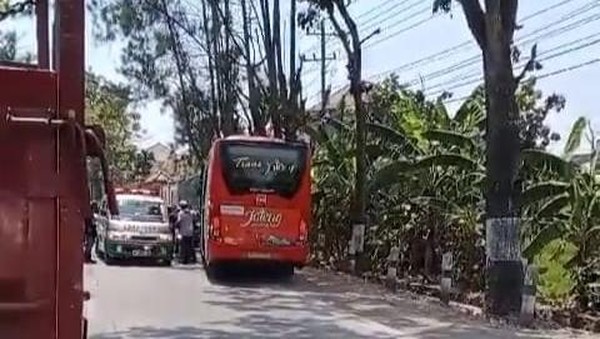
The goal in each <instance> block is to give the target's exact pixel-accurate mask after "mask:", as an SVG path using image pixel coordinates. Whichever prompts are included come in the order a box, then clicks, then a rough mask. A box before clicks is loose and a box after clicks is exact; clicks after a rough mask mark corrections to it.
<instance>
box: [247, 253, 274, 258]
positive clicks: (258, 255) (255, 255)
mask: <svg viewBox="0 0 600 339" xmlns="http://www.w3.org/2000/svg"><path fill="white" fill-rule="evenodd" d="M248 259H271V253H257V252H250V253H248Z"/></svg>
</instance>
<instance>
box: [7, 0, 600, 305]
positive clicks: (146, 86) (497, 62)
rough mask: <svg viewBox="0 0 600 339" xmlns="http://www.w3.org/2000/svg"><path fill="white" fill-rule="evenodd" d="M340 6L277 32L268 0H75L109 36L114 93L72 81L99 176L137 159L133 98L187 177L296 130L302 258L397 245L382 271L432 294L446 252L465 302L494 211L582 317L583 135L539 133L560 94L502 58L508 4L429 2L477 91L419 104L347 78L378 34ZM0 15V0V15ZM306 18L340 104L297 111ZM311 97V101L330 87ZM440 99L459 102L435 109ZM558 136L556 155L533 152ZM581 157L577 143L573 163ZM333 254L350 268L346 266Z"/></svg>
mask: <svg viewBox="0 0 600 339" xmlns="http://www.w3.org/2000/svg"><path fill="white" fill-rule="evenodd" d="M482 2H483V3H485V6H482V4H481V3H482ZM349 3H351V2H347V1H341V0H307V1H298V8H296V1H292V2H291V4H292V6H291V8H290V11H289V12H290V13H289V14H290V16H289V18H290V21H293V22H295V23H296V24H295V25H292V27H293V29H289V30H286V29H285V28H284V23H283V22H282V15H281V14H282V10H281V8H280V7H281V6H280V5H281V4H280V1H278V0H240V1H229V0H225V1H216V0H202V1H198V2H197V5H195V6H190V5H188V4H186V2H183V1H165V0H95V1H91V3H90V10H91V13H92V15H93V16H94V25H95V33H96V34H95V35H96V38H97V39H99V40H101V41H102V42H112V41H116V40H120V41H123V42H124V43H125V47H124V50H123V53H122V65H121V67H120V72H121V74H122V75H124V76H125V77H126V78H127V80H128V81H129V86H127V87H124V86H123V87H122V86H121V85H116V84H111V83H109V82H107V81H105V80H104V79H102V78H100V77H97V76H92V75H90V76H89V78H88V86H87V89H88V90H87V92H86V98H87V100H88V102H87V104H88V110H89V112H88V113H89V114H88V115H89V118H90V119H91V121H92V122H96V123H100V124H101V125H103V126H104V128H105V130H107V133H108V154H109V160H110V161H111V166H112V169H113V172H116V173H117V174H118V175H120V177H118V178H120V179H121V180H130V179H132V178H139V177H141V176H143V174H144V173H146V171H147V170H148V168H149V167H150V166H151V165H149V164H150V163H151V162H152V160H151V159H149V158H148V156H147V154H143V153H139V152H137V150H136V149H135V147H134V146H133V143H132V140H133V138H134V136H135V134H136V133H137V132H138V131H139V126H138V124H139V115H138V114H132V113H131V112H130V111H129V109H128V107H130V104H133V103H140V102H144V101H146V100H148V99H157V100H161V101H162V103H163V105H164V107H165V108H168V109H170V110H171V111H172V112H174V118H175V124H176V142H177V143H178V144H180V145H185V146H188V147H189V149H190V150H191V153H192V157H190V159H191V160H190V161H191V163H190V166H191V167H192V168H196V169H197V170H199V169H200V168H201V167H202V166H203V161H204V159H205V157H206V154H207V152H208V149H209V147H210V144H211V142H212V140H214V138H217V137H222V136H227V135H231V134H236V133H250V134H257V135H265V134H272V135H273V136H275V137H282V138H287V139H295V138H296V137H297V136H298V135H300V134H302V133H304V134H307V135H309V136H310V138H311V142H312V146H313V154H314V156H313V180H314V186H313V187H314V193H313V201H314V225H313V229H312V233H311V246H312V253H313V262H314V263H315V265H321V266H328V267H333V268H336V269H349V270H350V271H352V273H355V274H366V275H370V276H379V275H381V274H383V273H384V272H385V270H386V269H387V266H386V265H387V262H386V258H387V256H388V254H389V252H390V249H391V248H392V247H398V248H400V252H401V256H400V261H399V263H398V267H397V268H398V272H400V273H399V274H400V275H402V276H404V277H406V278H410V279H415V280H418V281H420V283H422V284H437V282H438V281H439V277H440V274H441V267H440V266H441V258H442V254H443V253H445V252H452V253H453V254H454V258H455V272H454V276H455V281H456V284H457V287H458V289H459V291H460V292H461V296H462V297H463V299H465V300H466V299H468V298H467V297H466V296H468V295H473V294H475V295H477V294H481V295H482V294H483V293H484V292H486V287H488V283H489V281H490V279H489V278H490V277H489V270H486V267H488V265H489V264H490V263H489V262H488V260H487V259H486V246H489V245H490V244H486V232H487V230H486V221H488V220H489V219H494V220H499V222H500V224H501V226H503V227H504V229H506V230H508V229H509V228H510V227H517V231H518V235H519V237H518V239H515V242H516V245H518V247H520V248H521V253H517V254H518V258H515V257H511V258H510V259H511V260H512V261H519V262H520V259H521V258H520V257H523V258H525V259H527V261H528V262H529V263H535V264H537V265H539V267H540V273H541V275H540V279H539V289H540V290H539V296H540V297H541V300H542V302H544V303H546V304H549V305H554V306H556V307H559V308H562V309H569V310H574V311H575V312H582V313H587V314H592V315H594V314H595V315H598V313H599V312H600V295H599V293H600V288H598V287H596V289H595V290H594V286H599V285H598V284H600V176H599V175H600V168H599V167H600V165H598V164H597V163H598V149H597V147H598V145H599V143H598V140H599V139H598V137H597V135H596V134H595V131H594V130H593V128H592V127H591V124H590V122H589V121H587V120H586V119H585V118H580V119H578V120H577V121H576V122H575V123H574V124H573V126H572V128H571V130H570V133H569V134H568V135H563V136H558V135H557V134H556V133H553V131H551V130H550V128H549V127H548V126H547V125H546V122H545V121H546V117H547V116H548V114H551V113H556V112H560V111H561V110H562V109H563V108H564V106H565V98H563V97H562V96H560V95H557V94H548V93H546V94H544V93H541V92H540V90H539V89H538V88H537V86H536V73H535V72H536V71H537V70H540V69H541V68H542V65H541V63H540V60H538V58H537V57H538V52H537V47H536V46H535V45H533V46H532V48H531V50H530V51H529V54H528V57H527V58H526V60H522V59H525V58H520V56H521V51H519V48H518V47H517V45H516V44H515V43H514V33H515V31H516V30H517V29H519V28H520V25H518V24H517V22H516V18H517V8H518V3H519V1H518V0H506V1H504V0H503V1H491V0H490V1H476V0H472V1H471V0H461V1H454V2H453V1H451V0H432V1H431V6H432V10H433V12H435V13H438V12H441V13H442V14H441V15H443V13H447V12H449V11H451V10H452V8H456V9H458V10H462V11H463V13H464V14H465V18H466V21H467V23H466V24H467V25H466V26H468V29H469V30H470V32H471V33H472V37H473V39H474V41H475V42H476V44H477V46H478V47H479V49H480V52H481V56H482V57H481V59H482V63H483V64H484V70H483V77H482V78H481V79H479V80H480V81H481V82H482V84H481V85H479V86H477V87H476V88H474V89H473V91H472V93H471V95H469V96H468V97H467V98H453V97H452V94H451V93H447V92H443V93H439V95H438V96H432V95H427V93H423V92H421V91H418V90H413V89H411V88H410V87H409V86H405V85H404V81H405V80H406V79H401V78H399V77H397V76H394V75H391V76H389V77H388V78H387V79H385V80H382V81H378V82H376V83H369V82H367V81H365V80H364V78H363V74H362V58H363V55H362V49H363V44H364V43H366V42H367V41H369V39H370V38H372V37H373V36H375V35H377V34H379V33H380V31H379V30H372V31H362V30H361V27H360V26H359V24H357V21H356V18H353V16H352V15H351V14H350V12H349V10H348V7H349V6H350V4H349ZM453 6H454V7H453ZM30 7H31V6H30V5H29V7H28V8H29V10H30ZM8 8H9V6H8V2H7V1H0V10H3V9H4V10H5V11H6V10H7V9H8ZM456 9H455V10H456ZM7 13H8V12H7ZM17 14H18V15H21V14H22V13H12V12H11V16H12V15H17ZM8 16H9V15H6V16H0V20H3V19H6V18H7V17H8ZM497 18H500V19H498V20H496V19H497ZM321 20H329V22H330V23H331V25H332V26H333V29H334V33H335V34H333V35H334V38H333V39H337V40H339V42H340V43H341V44H342V46H343V56H344V59H345V60H346V61H347V66H348V80H349V81H348V83H349V86H348V96H349V100H341V102H340V104H339V106H337V107H336V108H335V109H334V110H332V111H331V112H328V114H324V113H325V112H324V109H323V111H321V112H320V113H321V114H319V113H316V114H315V113H314V112H312V115H311V113H309V112H307V110H306V107H305V106H306V102H305V97H306V96H305V95H304V93H303V92H302V90H303V86H302V82H301V77H300V74H301V71H302V67H303V64H302V62H300V60H301V58H299V57H298V55H297V54H298V53H297V48H296V29H298V30H305V31H312V30H313V29H314V27H315V26H316V25H317V24H318V23H320V21H321ZM285 32H287V33H285ZM288 33H289V37H288V36H284V34H288ZM441 34H442V33H441ZM15 39H16V38H15V35H14V33H13V32H0V57H2V58H3V59H14V58H16V55H17V54H18V53H16V51H15V47H14V46H15ZM284 51H285V52H284ZM286 56H287V57H289V60H286V59H285V58H286ZM23 58H29V59H31V56H27V57H26V56H23ZM323 94H324V95H323V103H322V105H323V108H325V106H326V104H327V100H328V95H329V94H330V89H328V90H327V91H325V92H324V93H323ZM449 102H455V103H460V105H459V107H458V109H456V110H454V111H450V110H449V106H448V105H447V103H449ZM561 137H562V138H563V139H564V140H565V146H564V150H562V152H560V153H558V154H556V152H555V153H551V152H550V151H549V146H551V145H552V144H553V143H555V142H557V141H558V140H559V139H560V138H561ZM583 149H587V150H589V151H587V153H585V155H584V156H581V154H580V153H581V152H582V150H583ZM514 219H516V220H519V222H517V223H514V222H513V223H510V222H509V221H510V220H514ZM360 224H366V225H367V227H366V230H365V234H364V239H365V244H364V245H365V246H364V250H363V251H362V252H361V251H359V253H356V254H355V253H351V252H350V251H349V243H350V241H351V240H352V234H353V228H354V227H355V226H356V225H360ZM511 245H515V244H511ZM351 259H352V260H354V259H358V262H359V264H358V265H357V266H356V267H351V265H349V262H350V261H351ZM518 273H519V272H517V275H518ZM510 274H514V272H512V273H510ZM496 278H497V277H496ZM501 278H502V277H501ZM517 285H518V284H517ZM515 288H516V290H515V291H517V292H518V291H519V289H520V286H515ZM487 292H488V296H491V298H490V299H486V300H494V299H498V291H493V292H490V291H487ZM519 295H520V294H519V293H517V297H519ZM486 297H487V296H486ZM477 300H478V301H477V303H478V304H481V302H482V301H481V298H479V299H477ZM500 306H501V308H503V307H504V306H506V305H500ZM509 306H514V305H509ZM495 311H498V312H500V313H502V310H498V309H497V310H495Z"/></svg>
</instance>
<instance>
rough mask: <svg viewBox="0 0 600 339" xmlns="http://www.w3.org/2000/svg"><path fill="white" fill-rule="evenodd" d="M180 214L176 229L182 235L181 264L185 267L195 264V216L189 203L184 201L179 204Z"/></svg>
mask: <svg viewBox="0 0 600 339" xmlns="http://www.w3.org/2000/svg"><path fill="white" fill-rule="evenodd" d="M179 208H180V211H179V214H178V216H177V223H176V227H177V229H178V230H179V234H181V245H180V250H181V254H180V255H181V263H182V264H184V265H187V264H189V263H190V262H194V261H195V260H194V257H195V254H194V216H193V215H192V212H191V211H190V207H189V205H188V203H187V201H185V200H182V201H181V202H180V203H179Z"/></svg>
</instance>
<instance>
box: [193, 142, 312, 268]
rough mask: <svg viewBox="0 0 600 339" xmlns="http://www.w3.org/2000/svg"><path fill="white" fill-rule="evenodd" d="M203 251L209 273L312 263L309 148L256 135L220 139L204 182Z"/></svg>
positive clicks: (213, 150)
mask: <svg viewBox="0 0 600 339" xmlns="http://www.w3.org/2000/svg"><path fill="white" fill-rule="evenodd" d="M202 191H203V192H204V197H203V201H204V207H203V216H204V218H203V227H202V229H203V232H202V233H203V237H202V239H201V240H202V244H201V247H202V253H203V259H204V261H205V265H206V266H207V269H208V270H209V271H210V270H211V269H213V268H215V267H216V266H217V265H220V264H225V263H231V262H242V263H244V262H256V261H258V262H265V263H275V264H281V268H283V269H284V271H285V272H286V274H288V275H292V274H293V272H294V267H302V266H304V265H305V264H306V262H307V260H308V231H309V225H310V220H311V178H310V149H309V146H308V144H306V143H304V142H288V141H283V140H278V139H272V138H265V137H256V136H232V137H227V138H224V139H218V140H216V141H215V142H214V143H213V145H212V147H211V150H210V153H209V156H208V164H207V166H206V171H205V176H204V180H203V190H202Z"/></svg>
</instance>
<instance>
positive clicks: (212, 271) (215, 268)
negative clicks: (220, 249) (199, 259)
mask: <svg viewBox="0 0 600 339" xmlns="http://www.w3.org/2000/svg"><path fill="white" fill-rule="evenodd" d="M206 275H207V276H208V278H209V279H212V280H221V279H223V277H224V275H225V272H224V268H223V266H222V265H220V264H215V263H212V264H207V265H206Z"/></svg>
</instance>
